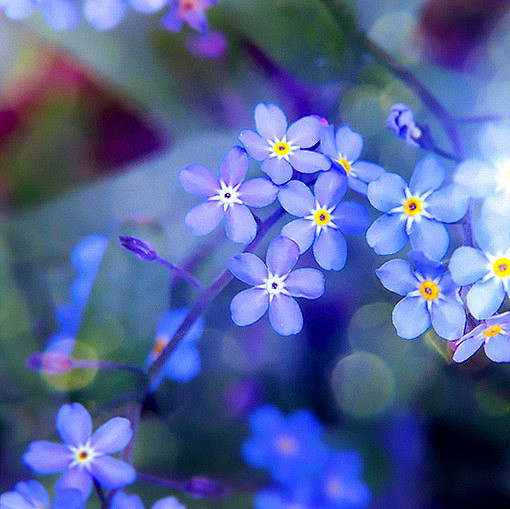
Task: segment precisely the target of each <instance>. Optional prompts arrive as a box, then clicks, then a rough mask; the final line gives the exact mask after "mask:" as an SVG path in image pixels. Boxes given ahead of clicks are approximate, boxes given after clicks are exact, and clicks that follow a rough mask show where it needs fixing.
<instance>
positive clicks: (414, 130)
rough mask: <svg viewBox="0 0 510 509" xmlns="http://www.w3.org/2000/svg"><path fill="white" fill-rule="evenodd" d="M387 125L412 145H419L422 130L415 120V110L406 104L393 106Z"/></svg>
mask: <svg viewBox="0 0 510 509" xmlns="http://www.w3.org/2000/svg"><path fill="white" fill-rule="evenodd" d="M386 127H387V128H388V129H390V130H391V131H393V132H394V133H395V134H396V135H397V136H398V137H399V138H402V139H404V140H406V143H407V144H408V145H410V146H411V147H419V146H420V144H419V143H418V141H417V140H419V139H420V138H421V136H422V130H421V129H420V128H419V127H418V126H417V125H416V123H415V122H414V117H413V112H412V111H411V109H410V108H409V107H408V106H406V105H405V104H402V103H398V104H394V105H393V106H392V107H391V113H390V115H389V117H388V118H387V119H386Z"/></svg>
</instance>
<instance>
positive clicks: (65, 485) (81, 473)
mask: <svg viewBox="0 0 510 509" xmlns="http://www.w3.org/2000/svg"><path fill="white" fill-rule="evenodd" d="M68 489H72V490H78V491H79V492H80V493H81V494H82V495H83V498H84V499H85V500H86V499H87V498H89V496H90V492H91V491H92V477H91V476H90V473H89V472H88V470H87V469H86V468H83V467H82V466H76V467H73V468H71V469H69V470H68V471H67V472H66V473H65V474H64V475H63V476H62V477H60V478H59V480H58V481H57V484H56V485H55V491H57V492H59V491H63V490H68Z"/></svg>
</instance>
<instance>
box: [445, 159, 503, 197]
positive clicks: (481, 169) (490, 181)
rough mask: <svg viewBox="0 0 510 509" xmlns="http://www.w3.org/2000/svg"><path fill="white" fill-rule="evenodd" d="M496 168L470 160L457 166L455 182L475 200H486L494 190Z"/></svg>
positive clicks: (454, 176)
mask: <svg viewBox="0 0 510 509" xmlns="http://www.w3.org/2000/svg"><path fill="white" fill-rule="evenodd" d="M494 172H495V170H494V168H493V167H492V166H489V165H488V164H487V163H484V162H483V161H477V160H476V159H468V160H467V161H464V162H462V163H460V164H459V166H457V169H456V170H455V173H454V174H453V180H454V182H456V183H457V184H460V185H461V186H463V187H464V188H465V189H466V190H467V192H468V193H469V194H470V195H471V196H472V197H473V198H484V197H486V196H489V194H490V193H491V192H492V191H493V190H494V185H495V183H496V182H495V181H496V179H495V178H494Z"/></svg>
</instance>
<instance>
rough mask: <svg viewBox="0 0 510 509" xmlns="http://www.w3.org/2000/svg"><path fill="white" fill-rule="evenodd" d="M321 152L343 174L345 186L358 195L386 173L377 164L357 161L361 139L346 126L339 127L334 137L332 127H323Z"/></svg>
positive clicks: (360, 148)
mask: <svg viewBox="0 0 510 509" xmlns="http://www.w3.org/2000/svg"><path fill="white" fill-rule="evenodd" d="M321 150H322V152H323V153H324V154H325V155H327V156H328V157H329V158H330V159H331V162H332V163H333V164H334V166H335V168H338V169H341V170H342V171H343V172H345V174H346V175H347V185H348V186H349V187H350V188H351V189H353V190H354V191H357V192H358V193H362V194H367V187H368V184H369V183H370V182H372V180H375V179H377V178H378V177H380V176H381V175H382V174H383V173H384V172H385V171H386V170H385V169H384V168H383V167H382V166H379V165H378V164H375V163H369V162H368V161H359V160H358V159H359V158H360V156H361V151H362V150H363V138H362V136H361V134H359V133H357V132H356V131H353V130H352V129H351V128H350V127H348V126H346V125H345V126H343V127H340V128H339V129H338V131H337V132H336V135H335V129H334V127H333V126H332V125H330V126H327V127H323V128H322V129H321Z"/></svg>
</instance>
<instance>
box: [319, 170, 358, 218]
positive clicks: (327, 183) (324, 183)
mask: <svg viewBox="0 0 510 509" xmlns="http://www.w3.org/2000/svg"><path fill="white" fill-rule="evenodd" d="M313 189H314V193H315V199H316V200H317V202H318V203H319V206H320V207H324V208H328V209H329V208H331V207H334V206H336V204H337V203H338V202H339V201H340V200H341V199H342V198H343V197H344V195H345V192H346V191H347V178H346V176H345V174H343V173H339V172H337V171H335V170H333V169H332V170H330V171H327V172H324V173H321V174H320V175H319V176H318V177H317V181H316V182H315V184H314V187H313ZM367 227H368V225H367Z"/></svg>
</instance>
